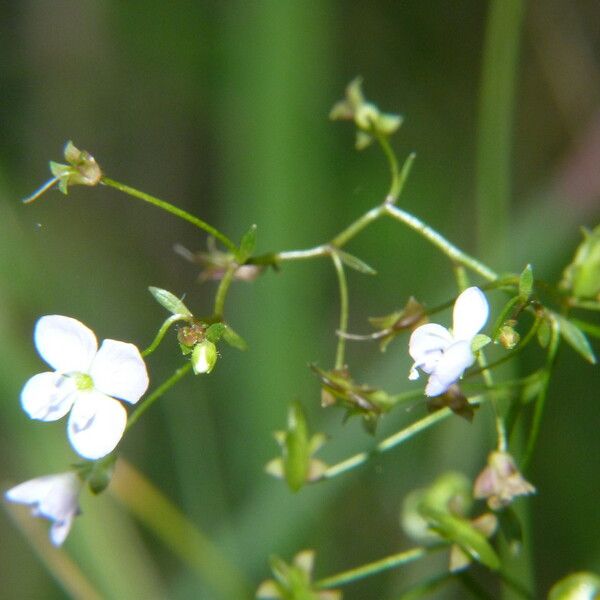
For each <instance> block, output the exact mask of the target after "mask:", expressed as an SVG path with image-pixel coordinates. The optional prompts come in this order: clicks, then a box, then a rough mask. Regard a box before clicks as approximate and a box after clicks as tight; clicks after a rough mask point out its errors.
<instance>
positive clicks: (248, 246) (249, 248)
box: [236, 225, 256, 264]
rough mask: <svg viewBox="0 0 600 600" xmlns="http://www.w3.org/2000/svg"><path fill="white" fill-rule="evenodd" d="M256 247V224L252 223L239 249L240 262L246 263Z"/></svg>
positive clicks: (237, 257)
mask: <svg viewBox="0 0 600 600" xmlns="http://www.w3.org/2000/svg"><path fill="white" fill-rule="evenodd" d="M255 247H256V225H252V226H251V227H250V229H248V231H246V233H245V234H244V235H243V236H242V241H241V242H240V247H239V249H238V251H237V256H236V259H237V261H238V262H239V263H240V264H244V263H245V262H246V261H247V260H248V259H249V258H250V257H251V256H252V253H253V252H254V248H255Z"/></svg>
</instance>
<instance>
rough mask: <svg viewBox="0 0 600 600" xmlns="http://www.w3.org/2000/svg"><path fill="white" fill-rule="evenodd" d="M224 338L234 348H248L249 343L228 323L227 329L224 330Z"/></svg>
mask: <svg viewBox="0 0 600 600" xmlns="http://www.w3.org/2000/svg"><path fill="white" fill-rule="evenodd" d="M222 335H223V339H224V340H225V341H226V342H227V343H228V344H229V345H230V346H233V347H234V348H237V349H238V350H246V349H247V348H248V344H246V340H244V338H243V337H242V336H241V335H240V334H239V333H237V332H236V331H234V330H233V329H232V328H231V327H230V326H229V325H227V323H225V330H224V331H223V334H222Z"/></svg>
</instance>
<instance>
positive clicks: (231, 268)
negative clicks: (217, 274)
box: [214, 263, 238, 319]
mask: <svg viewBox="0 0 600 600" xmlns="http://www.w3.org/2000/svg"><path fill="white" fill-rule="evenodd" d="M237 268H238V265H237V264H236V263H230V264H229V265H228V267H227V270H226V271H225V274H224V275H223V279H221V282H220V283H219V287H218V288H217V294H216V296H215V308H214V313H215V314H214V317H215V318H217V319H220V318H222V317H223V310H224V308H225V298H227V292H228V291H229V287H230V286H231V282H232V281H233V276H234V275H235V272H236V270H237Z"/></svg>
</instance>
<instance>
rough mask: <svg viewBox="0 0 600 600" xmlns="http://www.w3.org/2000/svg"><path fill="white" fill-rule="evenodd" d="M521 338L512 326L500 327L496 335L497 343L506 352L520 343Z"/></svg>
mask: <svg viewBox="0 0 600 600" xmlns="http://www.w3.org/2000/svg"><path fill="white" fill-rule="evenodd" d="M520 339H521V336H520V335H519V334H518V332H517V331H515V329H514V328H513V327H512V325H508V324H505V325H502V327H501V328H500V333H499V334H498V341H499V342H500V343H501V344H502V346H503V347H504V348H506V349H507V350H512V349H513V348H514V347H515V346H516V345H517V344H518V343H519V341H520Z"/></svg>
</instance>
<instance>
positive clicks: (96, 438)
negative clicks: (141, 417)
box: [67, 390, 127, 460]
mask: <svg viewBox="0 0 600 600" xmlns="http://www.w3.org/2000/svg"><path fill="white" fill-rule="evenodd" d="M126 424H127V412H126V411H125V409H124V408H123V405H122V404H121V403H120V402H119V401H117V400H114V399H113V398H109V397H108V396H105V395H104V394H101V393H100V392H97V391H95V390H90V391H85V392H80V393H78V394H77V399H76V400H75V404H74V405H73V409H72V410H71V414H70V415H69V423H68V426H67V433H68V436H69V441H70V442H71V445H72V446H73V448H74V449H75V451H76V452H77V453H78V454H79V455H80V456H83V458H88V459H90V460H96V459H98V458H102V457H103V456H106V455H107V454H109V453H110V452H112V451H113V450H114V449H115V446H116V445H117V444H118V443H119V440H120V439H121V438H122V437H123V432H124V431H125V425H126Z"/></svg>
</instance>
